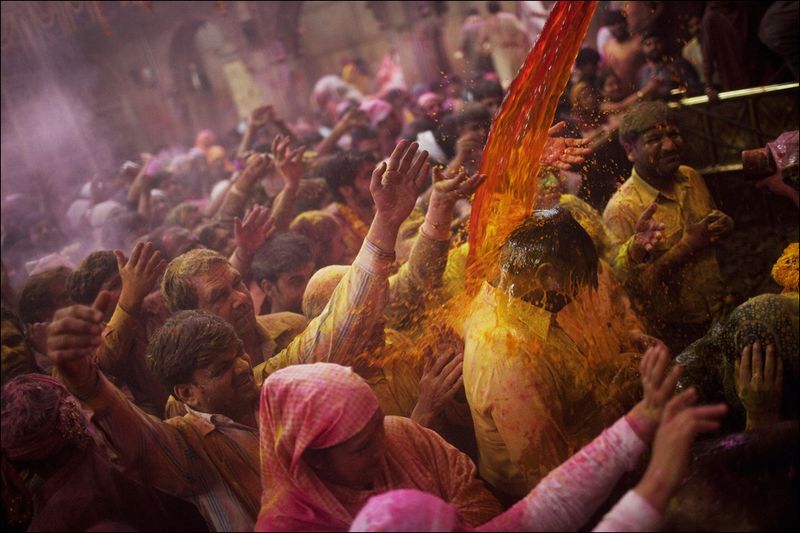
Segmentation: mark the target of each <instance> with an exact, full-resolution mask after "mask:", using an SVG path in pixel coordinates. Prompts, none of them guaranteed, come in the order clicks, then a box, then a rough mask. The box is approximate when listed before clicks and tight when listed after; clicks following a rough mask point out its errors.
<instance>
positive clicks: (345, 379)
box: [255, 363, 380, 531]
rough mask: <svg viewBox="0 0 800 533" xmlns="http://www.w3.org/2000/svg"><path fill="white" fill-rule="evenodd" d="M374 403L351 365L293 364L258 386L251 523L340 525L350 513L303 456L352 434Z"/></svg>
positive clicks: (267, 527)
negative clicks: (256, 485) (257, 492)
mask: <svg viewBox="0 0 800 533" xmlns="http://www.w3.org/2000/svg"><path fill="white" fill-rule="evenodd" d="M379 409H380V406H379V405H378V400H377V398H376V397H375V394H374V393H373V392H372V389H370V387H369V385H367V383H366V382H365V381H364V380H363V379H361V378H360V377H359V376H358V375H356V374H355V373H354V372H353V371H352V370H351V369H350V368H347V367H343V366H339V365H334V364H330V363H316V364H310V365H294V366H290V367H287V368H284V369H282V370H279V371H277V372H275V373H274V374H272V375H271V376H270V377H269V378H267V380H266V381H265V382H264V385H263V387H262V388H261V406H260V410H259V417H260V428H261V442H260V447H261V483H262V494H261V512H260V513H259V516H258V521H257V522H256V528H255V529H256V531H301V530H303V531H331V530H334V531H346V530H347V528H348V527H349V526H350V522H351V521H352V519H353V517H352V515H351V514H350V513H349V512H348V511H347V510H346V509H345V507H344V506H343V505H342V504H341V503H340V502H339V500H338V499H337V498H336V497H335V496H334V495H333V494H332V493H331V492H330V490H329V489H328V487H327V486H326V485H325V483H324V482H322V481H321V480H320V479H319V478H318V477H317V476H316V474H315V473H314V471H313V470H312V469H311V468H310V467H309V466H308V465H307V464H306V463H305V461H303V459H302V456H303V453H304V452H305V451H306V450H308V449H319V448H329V447H331V446H336V445H337V444H341V443H343V442H345V441H347V440H348V439H350V438H352V437H354V436H355V435H356V434H358V433H359V432H360V431H361V430H362V429H364V427H365V426H366V425H367V423H368V422H369V421H370V420H371V419H372V417H373V416H374V415H375V413H376V412H377V411H378V410H379Z"/></svg>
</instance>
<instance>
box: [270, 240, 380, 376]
mask: <svg viewBox="0 0 800 533" xmlns="http://www.w3.org/2000/svg"><path fill="white" fill-rule="evenodd" d="M391 266H392V261H391V260H388V259H385V258H383V257H382V256H381V255H380V251H379V250H378V249H377V248H376V247H375V245H373V244H372V243H370V242H369V241H368V240H366V239H365V240H364V244H363V245H362V247H361V251H360V252H359V253H358V256H357V257H356V259H355V261H353V264H352V266H351V267H350V270H348V272H347V273H346V274H345V276H344V277H343V278H342V280H341V281H340V282H339V285H337V286H336V289H335V290H334V291H333V294H332V295H331V299H330V301H329V302H328V305H327V306H326V307H325V309H324V310H323V311H322V313H321V314H320V315H319V316H318V317H316V318H315V319H314V320H312V321H311V323H310V324H309V325H308V327H307V328H306V329H305V330H304V331H303V333H301V334H300V335H299V336H298V337H296V338H295V339H294V340H293V341H292V342H291V344H289V346H288V347H286V349H285V350H283V351H281V352H280V353H278V354H277V355H276V356H274V357H271V358H270V359H268V360H266V361H264V362H263V363H262V364H260V365H258V366H257V367H255V369H254V373H255V375H256V378H257V379H258V380H259V382H263V380H265V379H266V378H267V376H269V374H271V373H272V372H275V371H276V370H279V369H281V368H285V367H287V366H290V365H296V364H302V363H317V362H328V363H336V364H340V365H343V366H357V363H358V358H359V357H360V356H361V355H362V354H363V352H364V350H365V349H366V348H367V347H368V345H369V342H370V339H371V337H372V335H370V332H372V331H373V330H374V329H375V327H376V326H377V325H378V324H379V323H382V320H383V310H384V307H385V306H386V298H387V294H388V283H387V279H388V277H389V271H390V269H391Z"/></svg>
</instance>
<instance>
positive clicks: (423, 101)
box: [417, 92, 442, 109]
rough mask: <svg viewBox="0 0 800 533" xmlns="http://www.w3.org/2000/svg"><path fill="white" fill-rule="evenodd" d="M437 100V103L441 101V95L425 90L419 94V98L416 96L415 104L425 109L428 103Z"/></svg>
mask: <svg viewBox="0 0 800 533" xmlns="http://www.w3.org/2000/svg"><path fill="white" fill-rule="evenodd" d="M434 102H437V103H439V104H441V103H442V97H441V96H439V95H438V94H436V93H431V92H427V93H424V94H421V95H420V96H419V98H417V104H419V106H420V107H421V108H423V109H425V108H426V107H427V106H428V105H430V104H432V103H434Z"/></svg>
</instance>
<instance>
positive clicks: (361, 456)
mask: <svg viewBox="0 0 800 533" xmlns="http://www.w3.org/2000/svg"><path fill="white" fill-rule="evenodd" d="M384 438H385V432H384V429H383V411H381V410H380V409H378V411H377V412H376V413H375V415H374V416H373V417H372V419H371V420H370V421H369V422H368V423H367V425H366V426H364V429H362V430H361V431H360V432H359V433H357V434H356V435H355V436H353V437H351V438H350V439H348V440H346V441H345V442H343V443H341V444H337V445H336V446H331V447H330V448H324V449H320V450H308V452H306V455H307V457H306V460H307V462H308V464H309V465H310V466H311V468H312V469H313V470H314V472H315V473H316V474H317V477H319V478H320V479H321V480H323V481H325V482H328V483H332V484H334V485H340V486H343V487H348V488H351V489H355V490H366V489H370V488H371V487H372V486H373V485H374V483H375V481H377V477H378V476H379V475H380V466H381V458H382V457H383V454H384V450H385V445H384Z"/></svg>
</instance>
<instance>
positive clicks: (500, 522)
mask: <svg viewBox="0 0 800 533" xmlns="http://www.w3.org/2000/svg"><path fill="white" fill-rule="evenodd" d="M645 449H646V445H645V443H644V442H642V440H641V439H640V438H639V437H638V436H637V435H636V433H635V432H634V431H633V429H632V428H631V426H630V424H629V423H628V421H627V420H626V419H625V418H621V419H620V420H618V421H617V422H616V423H615V424H614V425H613V426H611V427H610V428H609V429H607V430H606V431H604V432H603V433H602V434H601V435H600V436H599V437H597V438H596V439H595V440H593V441H592V442H591V443H589V444H588V445H586V446H584V447H583V448H582V449H581V450H580V451H579V452H578V453H576V454H575V455H573V456H572V457H571V458H570V459H569V460H567V461H566V462H565V463H563V464H562V465H561V466H559V467H558V468H556V469H555V470H553V471H552V472H550V473H549V474H548V475H547V477H545V478H544V479H542V481H541V482H539V484H538V485H536V487H535V488H534V489H533V490H532V491H531V492H530V493H529V494H528V495H527V496H526V497H525V498H524V499H523V500H522V501H520V502H519V503H517V504H516V505H514V507H512V508H511V509H510V510H509V511H507V512H506V513H504V514H503V515H501V516H499V517H497V518H496V519H495V520H493V521H492V522H490V523H489V524H486V525H485V526H484V527H482V528H480V529H481V530H482V531H531V530H533V529H534V528H535V530H538V531H577V530H578V528H580V527H581V526H584V525H585V524H586V522H587V521H588V520H589V518H590V517H591V515H592V514H593V513H594V512H595V511H596V509H597V508H598V507H599V506H600V504H601V503H602V502H603V500H604V499H605V498H606V497H607V496H608V494H609V492H610V490H611V489H612V488H613V486H614V484H615V483H616V482H617V481H618V480H619V478H620V477H621V476H622V474H623V473H624V472H625V471H627V470H631V469H633V468H634V467H635V466H636V464H637V462H638V460H639V458H640V456H641V454H642V453H643V452H644V451H645Z"/></svg>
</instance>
